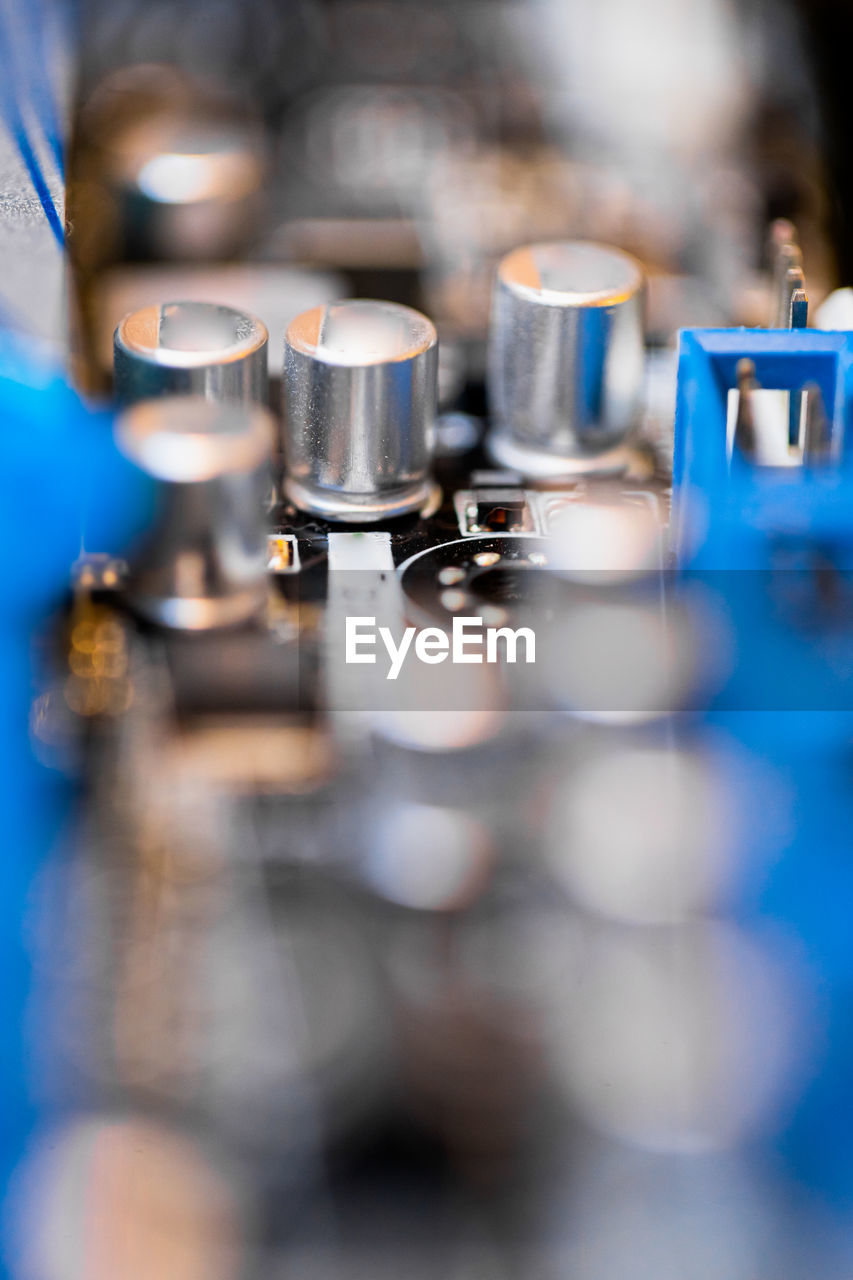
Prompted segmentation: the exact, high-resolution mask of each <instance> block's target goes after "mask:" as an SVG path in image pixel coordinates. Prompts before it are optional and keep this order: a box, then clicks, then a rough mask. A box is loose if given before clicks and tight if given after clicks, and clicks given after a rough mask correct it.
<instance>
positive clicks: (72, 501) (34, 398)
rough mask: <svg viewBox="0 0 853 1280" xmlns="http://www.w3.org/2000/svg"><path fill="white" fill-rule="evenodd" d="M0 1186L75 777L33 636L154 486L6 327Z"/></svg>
mask: <svg viewBox="0 0 853 1280" xmlns="http://www.w3.org/2000/svg"><path fill="white" fill-rule="evenodd" d="M0 422H2V428H0V490H2V502H1V503H0V530H2V537H0V545H2V546H3V547H4V548H5V551H4V556H3V567H2V589H0V609H2V627H0V708H2V711H0V762H2V771H0V829H2V832H3V841H2V849H3V855H4V856H3V859H2V864H0V973H2V975H3V981H2V983H0V1024H1V1025H2V1026H3V1027H4V1029H5V1034H4V1044H3V1053H2V1055H0V1112H2V1116H3V1127H2V1138H0V1185H2V1186H4V1187H5V1186H6V1185H7V1184H8V1180H9V1175H10V1173H11V1171H12V1169H13V1168H14V1166H15V1164H16V1162H17V1160H18V1159H19V1157H20V1154H21V1151H22V1149H23V1147H24V1145H25V1143H26V1139H27V1134H28V1132H29V1130H30V1128H31V1127H32V1124H33V1121H34V1118H35V1117H34V1112H33V1102H32V1099H31V1097H30V1096H29V1089H28V1052H29V1051H28V1046H27V1042H26V1039H25V1035H24V1011H25V1007H26V1003H27V999H28V993H29V986H30V971H29V964H28V957H27V952H26V947H25V943H24V938H23V923H24V920H25V917H26V912H27V906H28V898H29V893H30V888H31V885H32V882H33V877H34V875H35V873H36V870H37V868H38V867H39V865H40V864H41V863H42V862H43V860H44V859H45V857H46V856H48V854H49V852H50V849H51V847H52V845H53V844H54V842H55V841H56V839H57V837H58V836H59V834H60V832H61V830H62V826H63V822H64V820H65V818H66V815H67V812H68V807H69V804H70V802H71V799H72V794H73V793H72V789H71V784H70V782H69V780H68V779H67V777H64V776H63V777H60V776H59V775H58V774H56V773H54V772H52V771H51V770H50V769H48V768H46V767H44V766H43V765H41V764H39V763H38V762H37V761H36V759H35V758H34V756H33V753H32V750H31V745H30V741H29V727H28V726H29V712H30V706H31V702H32V698H33V692H34V686H33V678H34V671H33V664H32V653H31V647H32V638H33V634H34V632H35V630H36V628H37V627H38V626H39V625H40V624H41V623H42V622H43V621H44V620H45V619H46V618H47V616H48V615H49V613H50V611H51V610H53V609H54V608H56V607H57V606H58V605H59V604H60V602H61V600H62V597H63V594H64V593H65V592H66V590H67V588H68V584H69V576H70V569H71V565H72V564H73V562H74V561H75V560H76V559H77V557H78V556H79V554H80V551H81V547H82V546H83V544H84V542H85V545H86V547H87V548H92V549H96V550H98V551H110V550H113V549H119V548H121V547H123V546H124V545H125V544H126V543H127V542H128V540H129V539H131V538H132V537H133V536H134V534H136V533H138V532H139V531H140V530H142V529H143V528H144V526H145V523H146V521H147V520H148V519H149V518H150V513H151V509H152V500H153V499H152V494H151V492H150V490H149V488H148V483H147V481H146V480H145V478H144V477H143V476H142V475H141V473H139V472H138V471H137V470H136V469H135V468H134V467H133V466H132V465H131V464H130V463H129V462H127V461H126V460H125V459H124V458H123V457H122V456H121V454H120V453H119V452H118V450H117V449H116V447H115V445H114V443H113V436H112V422H111V415H110V414H109V413H105V412H93V411H91V410H89V409H87V408H86V406H85V405H84V404H83V403H82V402H81V400H80V398H79V397H78V396H77V395H76V394H75V393H74V392H73V391H72V390H71V389H70V388H69V387H68V385H67V384H66V383H65V382H64V381H63V379H62V377H61V376H60V375H59V373H58V372H57V370H56V368H55V367H53V366H51V364H50V363H49V362H47V360H45V361H40V360H39V359H38V358H37V357H34V355H33V343H32V342H31V341H28V343H27V345H26V347H24V345H23V342H22V339H21V338H19V337H17V336H14V335H12V334H0Z"/></svg>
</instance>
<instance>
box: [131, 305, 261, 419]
mask: <svg viewBox="0 0 853 1280" xmlns="http://www.w3.org/2000/svg"><path fill="white" fill-rule="evenodd" d="M268 336H269V335H268V334H267V330H266V326H265V325H264V324H262V323H261V321H260V320H256V319H255V317H254V316H251V315H248V314H247V313H246V312H243V311H235V310H234V309H233V308H232V307H223V306H218V305H217V304H215V303H212V302H164V303H161V304H160V305H159V306H151V307H143V308H142V309H141V310H140V311H134V312H132V313H131V314H130V315H129V316H125V318H124V319H123V320H122V322H121V323H120V324H119V326H118V328H117V329H116V332H115V339H114V357H115V390H116V396H117V397H118V399H119V401H120V402H121V403H122V404H132V403H133V402H134V401H136V400H145V399H148V398H149V397H151V396H161V395H172V394H176V393H188V394H193V395H202V396H206V397H207V399H208V400H243V401H252V400H254V401H257V402H258V403H259V404H266V403H267V396H268V392H267V345H268Z"/></svg>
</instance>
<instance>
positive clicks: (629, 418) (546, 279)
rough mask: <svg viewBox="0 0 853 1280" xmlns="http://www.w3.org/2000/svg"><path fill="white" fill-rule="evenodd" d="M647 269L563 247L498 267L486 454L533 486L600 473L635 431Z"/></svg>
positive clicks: (520, 253) (602, 249)
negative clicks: (491, 421) (541, 481)
mask: <svg viewBox="0 0 853 1280" xmlns="http://www.w3.org/2000/svg"><path fill="white" fill-rule="evenodd" d="M643 292H644V275H643V271H642V268H641V266H640V264H639V263H638V262H636V261H635V260H634V259H633V258H632V257H630V256H629V255H628V254H626V253H623V252H622V251H621V250H619V249H612V248H608V247H606V246H604V245H598V244H589V243H585V242H580V241H578V242H572V241H566V242H557V243H551V244H538V245H528V246H526V247H524V248H521V249H516V250H515V251H514V252H512V253H510V254H508V255H507V257H505V258H504V259H503V260H502V262H501V263H500V265H499V267H498V271H497V278H496V281H495V288H494V296H493V306H492V322H491V332H490V341H489V372H488V389H489V399H490V403H491V411H492V414H493V417H494V420H495V428H494V430H493V431H492V434H491V437H490V441H489V448H490V450H491V453H492V455H493V456H494V458H495V459H496V460H497V461H498V462H499V463H500V464H501V465H502V466H505V467H508V468H511V469H512V470H514V471H519V472H521V473H522V474H523V475H527V476H530V477H531V478H534V479H535V478H542V479H547V478H559V477H560V476H562V475H572V474H575V473H577V472H579V471H590V470H593V471H594V470H596V469H598V468H599V467H600V466H601V465H602V464H603V455H605V454H607V453H608V452H609V451H611V450H612V449H613V448H614V446H617V445H618V444H620V442H622V441H623V440H624V439H625V438H626V436H627V435H628V434H629V433H630V432H631V430H632V428H633V427H634V426H635V425H636V423H637V417H638V414H639V411H640V407H641V398H642V389H643V361H644V348H643Z"/></svg>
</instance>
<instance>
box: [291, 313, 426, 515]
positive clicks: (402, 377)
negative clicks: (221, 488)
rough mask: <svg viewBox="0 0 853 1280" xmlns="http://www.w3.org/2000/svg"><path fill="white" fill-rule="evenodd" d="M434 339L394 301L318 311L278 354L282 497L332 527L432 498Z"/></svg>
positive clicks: (296, 324) (299, 324)
mask: <svg viewBox="0 0 853 1280" xmlns="http://www.w3.org/2000/svg"><path fill="white" fill-rule="evenodd" d="M437 369H438V338H437V335H436V331H435V328H434V326H433V324H432V322H431V321H430V320H428V319H427V318H426V316H423V315H421V314H420V312H418V311H413V310H412V309H411V308H409V307H403V306H398V305H396V304H393V303H390V302H371V301H346V302H337V303H334V304H332V305H330V306H323V307H315V308H313V310H311V311H306V312H304V313H303V314H302V315H301V316H298V317H297V318H296V319H295V320H294V321H293V322H292V323H291V324H290V326H289V327H288V330H287V334H286V337H285V349H284V455H285V463H286V469H287V475H286V479H285V491H286V493H287V496H288V497H289V498H290V500H291V501H292V502H294V503H295V504H296V506H298V507H300V508H301V509H302V510H304V511H311V512H314V513H316V514H318V515H321V516H324V517H325V518H326V519H328V520H340V521H349V522H356V523H370V522H374V521H378V520H383V519H387V518H389V517H393V516H398V515H403V514H405V513H407V512H410V511H417V510H420V509H422V508H423V507H424V506H425V504H427V503H428V502H429V500H430V498H431V496H432V493H433V490H434V486H433V485H432V483H431V481H430V478H429V466H430V459H431V456H432V451H433V439H434V426H435V405H436V385H437V384H436V380H437Z"/></svg>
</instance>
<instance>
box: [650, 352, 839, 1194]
mask: <svg viewBox="0 0 853 1280" xmlns="http://www.w3.org/2000/svg"><path fill="white" fill-rule="evenodd" d="M744 358H747V359H749V360H751V361H752V362H753V363H754V365H755V374H756V378H757V380H758V382H759V384H760V385H761V386H763V387H766V388H777V389H780V390H786V391H797V390H801V389H802V388H803V387H804V386H805V385H806V384H809V383H816V384H817V385H818V386H819V388H820V390H821V393H822V396H823V399H824V404H825V406H826V411H827V415H828V417H829V418H830V419H831V421H830V432H831V438H832V440H833V441H834V445H835V457H834V459H833V461H832V463H831V465H825V466H804V467H792V468H771V467H762V466H756V465H753V464H752V463H751V462H749V461H748V460H747V459H743V458H741V457H739V456H738V455H735V456H734V457H733V458H732V460H731V462H729V460H728V458H727V451H726V420H727V399H728V392H729V391H730V390H731V389H732V388H734V387H735V386H736V385H737V373H736V371H737V366H738V363H739V361H740V360H742V359H744ZM851 417H853V334H851V333H830V332H821V331H818V330H792V331H786V330H746V329H726V330H714V329H709V330H701V329H700V330H688V331H685V332H684V333H682V334H681V339H680V350H679V369H678V396H677V412H676V435H675V462H674V493H673V511H674V532H675V549H676V555H677V561H678V564H679V566H680V569H681V573H682V576H683V577H684V579H685V580H686V582H687V583H689V584H691V585H695V584H696V581H697V579H698V581H699V586H700V588H701V589H702V590H703V591H704V593H705V598H706V601H707V600H708V599H711V600H713V601H714V602H715V604H716V606H717V608H718V610H719V611H720V612H722V613H724V614H725V616H726V619H727V626H728V628H729V633H730V641H731V648H732V662H731V668H730V670H729V672H728V675H727V677H726V679H725V681H724V682H723V685H722V687H721V688H719V689H718V690H717V692H716V694H715V696H714V697H713V698H712V699H711V700H710V705H709V706H708V708H707V710H706V712H705V716H704V724H705V726H706V729H708V730H709V731H711V733H719V732H723V733H724V734H725V735H727V736H729V738H732V739H735V740H736V741H737V742H738V743H739V744H740V747H741V748H742V749H743V750H744V751H745V753H746V754H747V756H748V757H752V759H753V760H755V761H756V762H759V761H760V762H761V767H762V768H763V769H765V770H767V769H769V770H770V771H771V772H772V773H773V775H774V776H775V778H776V780H777V783H778V787H779V792H780V794H784V795H785V796H786V797H787V799H786V803H787V805H788V808H789V810H790V814H789V819H790V821H789V830H788V832H787V834H786V835H785V837H784V838H783V839H782V840H780V844H779V848H778V850H777V854H776V857H775V858H774V859H772V860H771V861H769V862H768V863H767V864H766V867H765V871H764V874H763V876H762V880H761V884H760V887H759V890H758V892H757V893H756V894H755V896H754V898H753V899H752V900H751V901H750V902H749V903H748V904H746V903H743V904H741V909H742V910H743V912H744V915H743V923H744V924H745V925H746V927H748V928H753V929H755V930H757V931H759V932H760V931H762V930H765V929H767V928H768V927H769V928H770V929H771V930H772V931H776V932H777V933H779V934H781V935H782V936H785V937H786V938H789V939H792V940H796V947H797V950H798V953H799V955H800V957H801V960H802V963H803V966H804V969H805V971H807V972H808V973H809V974H810V975H811V977H810V981H811V997H810V998H811V1002H812V1004H811V1015H812V1017H813V1019H814V1025H813V1035H814V1039H813V1044H812V1046H811V1049H812V1051H813V1053H814V1069H813V1074H812V1077H811V1079H810V1080H809V1081H808V1082H807V1083H806V1084H805V1085H804V1086H803V1089H802V1092H801V1095H800V1097H799V1099H798V1100H797V1102H796V1104H795V1106H794V1108H793V1110H792V1112H791V1113H790V1114H789V1116H788V1118H787V1120H786V1121H785V1122H784V1123H783V1124H782V1125H781V1126H780V1130H779V1132H778V1133H777V1134H776V1136H775V1142H774V1145H775V1149H776V1152H777V1153H778V1154H779V1155H781V1156H782V1157H783V1158H784V1161H785V1162H786V1165H787V1168H788V1169H789V1172H790V1175H791V1177H792V1179H793V1180H794V1181H796V1182H797V1183H798V1184H800V1185H801V1186H805V1187H807V1188H808V1189H809V1191H810V1193H812V1194H814V1195H815V1196H816V1197H817V1198H818V1199H819V1200H820V1201H821V1202H822V1203H823V1204H824V1205H825V1206H826V1207H828V1208H833V1209H837V1210H839V1211H841V1213H842V1214H849V1213H850V1212H851V1211H853V1112H851V1109H850V1107H849V1105H848V1102H847V1093H848V1092H849V1087H850V1081H851V1080H853V1034H851V1031H850V1028H851V1027H853V927H851V923H850V922H851V919H852V918H853V858H851V845H853V840H851V832H853V746H851V743H853V575H851V571H853V421H851ZM827 569H828V570H829V582H828V584H825V585H826V586H827V590H828V591H829V593H830V596H831V598H821V591H820V575H821V573H823V571H824V570H827ZM815 584H817V588H818V589H817V590H814V591H813V590H812V587H813V586H815ZM762 803H763V802H762V801H761V800H760V798H758V797H756V798H755V799H754V800H753V804H755V805H756V806H760V805H761V804H762ZM761 816H762V814H761V812H760V809H759V808H756V813H755V817H756V819H760V818H761ZM773 816H774V815H772V814H768V815H767V817H768V818H769V819H770V820H771V821H772V819H773ZM741 854H742V857H743V858H744V859H746V860H747V861H749V860H750V859H752V858H754V857H755V856H756V851H755V849H754V848H752V847H750V846H749V844H748V843H747V844H746V846H745V847H744V848H743V849H742V850H741Z"/></svg>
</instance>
